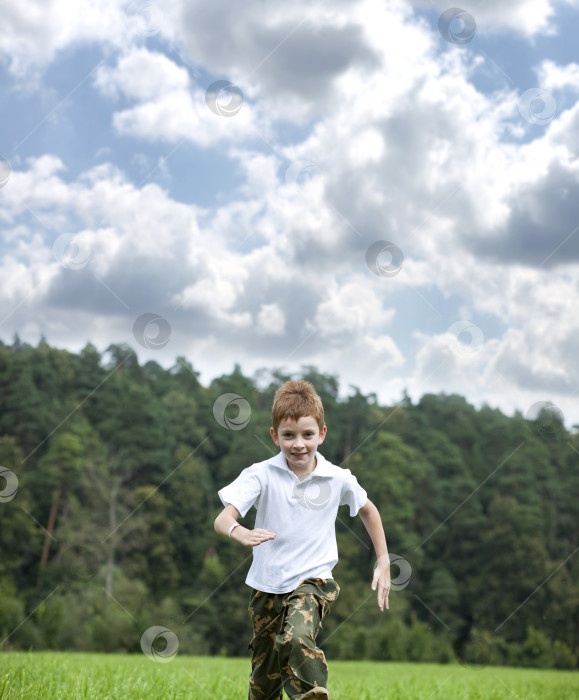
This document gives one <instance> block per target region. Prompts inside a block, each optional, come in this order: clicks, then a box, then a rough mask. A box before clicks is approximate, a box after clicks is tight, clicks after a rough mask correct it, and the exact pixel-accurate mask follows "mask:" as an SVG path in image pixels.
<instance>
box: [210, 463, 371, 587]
mask: <svg viewBox="0 0 579 700" xmlns="http://www.w3.org/2000/svg"><path fill="white" fill-rule="evenodd" d="M316 460H317V462H316V468H315V469H314V471H313V472H312V473H311V474H309V475H308V476H307V477H306V478H305V479H304V480H303V481H300V480H299V479H298V477H297V476H296V475H295V474H294V473H293V472H292V470H291V469H290V468H289V467H288V465H287V462H286V460H285V457H284V456H283V454H282V453H281V452H280V453H279V454H277V455H276V456H275V457H272V458H271V459H266V460H265V461H263V462H258V463H256V464H253V465H252V466H251V467H248V468H247V469H244V470H243V471H242V472H241V474H240V475H239V476H238V477H237V479H235V481H233V482H232V483H231V484H229V485H228V486H225V488H222V489H221V490H220V491H219V492H218V493H219V498H220V499H221V501H222V503H223V505H225V506H226V505H229V504H231V505H233V506H235V507H236V508H237V510H238V511H239V512H240V513H241V516H242V517H243V516H245V514H246V513H247V512H248V510H249V509H250V508H251V506H253V505H255V507H256V509H257V516H256V519H255V527H256V528H264V529H265V530H271V531H272V532H274V533H275V535H276V537H275V539H273V540H269V541H268V542H263V543H262V544H260V545H257V547H254V548H253V563H252V565H251V568H250V569H249V573H248V574H247V578H246V579H245V582H246V583H247V585H248V586H251V587H252V588H255V589H257V590H259V591H265V592H266V593H289V591H293V590H294V589H295V588H296V587H297V586H298V584H300V583H301V582H302V581H304V580H305V579H307V578H312V577H313V578H331V577H332V569H333V568H334V566H335V565H336V564H337V562H338V545H337V543H336V530H335V522H336V516H337V513H338V508H339V506H342V505H347V506H349V507H350V516H352V517H354V516H355V515H356V514H357V513H358V511H359V510H360V508H361V507H362V506H363V505H365V503H366V501H367V500H368V497H367V494H366V491H364V489H363V488H362V487H361V486H360V485H359V484H358V481H357V479H356V477H355V476H354V475H353V474H352V473H351V472H350V470H349V469H342V468H341V467H337V466H335V465H334V464H331V463H330V462H328V461H327V460H326V459H324V457H322V455H321V454H320V453H319V452H316Z"/></svg>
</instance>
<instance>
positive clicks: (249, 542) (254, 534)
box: [231, 526, 275, 547]
mask: <svg viewBox="0 0 579 700" xmlns="http://www.w3.org/2000/svg"><path fill="white" fill-rule="evenodd" d="M240 530H241V532H239V531H240ZM238 533H239V534H238ZM231 536H232V537H233V539H236V540H237V541H238V542H240V543H241V544H242V545H243V546H244V547H257V545H258V544H261V543H262V542H267V541H268V540H273V539H274V537H275V532H271V531H270V530H263V529H262V528H259V527H257V528H255V530H248V529H247V528H245V527H241V526H240V527H236V528H235V529H234V530H233V532H232V533H231Z"/></svg>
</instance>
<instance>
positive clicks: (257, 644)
mask: <svg viewBox="0 0 579 700" xmlns="http://www.w3.org/2000/svg"><path fill="white" fill-rule="evenodd" d="M339 592H340V587H339V586H338V584H337V583H336V582H335V581H334V579H331V578H329V579H323V578H309V579H306V580H305V581H303V582H302V583H300V585H299V586H298V587H297V588H296V589H295V590H294V591H291V592H290V593H264V592H263V591H256V590H255V589H252V591H251V600H250V602H249V613H250V615H251V617H252V619H253V632H254V636H253V639H252V640H251V643H250V644H249V648H250V649H251V650H252V651H253V657H252V660H251V675H250V677H249V696H248V698H249V700H282V698H283V690H285V692H286V693H287V694H288V695H289V697H290V698H292V699H294V700H297V699H298V698H300V697H301V696H302V695H303V694H304V693H306V692H307V691H308V690H310V689H311V688H314V687H315V686H317V685H320V686H322V687H326V684H327V681H328V665H327V664H326V658H325V656H324V652H323V651H322V650H321V649H319V648H318V647H317V646H316V637H317V636H318V632H319V631H320V629H321V627H322V620H323V619H324V617H325V616H326V615H327V614H328V612H329V611H330V603H332V602H333V601H334V600H336V598H337V597H338V593H339Z"/></svg>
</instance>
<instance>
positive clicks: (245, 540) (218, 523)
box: [213, 503, 275, 547]
mask: <svg viewBox="0 0 579 700" xmlns="http://www.w3.org/2000/svg"><path fill="white" fill-rule="evenodd" d="M240 517H241V513H240V512H239V511H238V510H237V508H236V507H235V506H232V505H231V503H229V504H228V505H226V506H225V508H224V509H223V510H222V511H221V513H219V515H218V516H217V517H216V518H215V523H214V525H213V526H214V528H215V531H216V532H218V533H219V534H220V535H225V537H227V536H228V535H229V528H230V527H231V526H232V525H233V524H234V523H236V522H237V518H240ZM274 537H275V533H274V532H270V531H269V530H263V529H261V528H256V529H255V530H248V529H247V528H246V527H243V525H237V526H236V527H234V528H233V530H232V532H231V539H232V540H236V541H237V542H240V543H241V544H242V545H243V546H244V547H256V546H257V545H258V544H261V543H262V542H267V540H273V538H274Z"/></svg>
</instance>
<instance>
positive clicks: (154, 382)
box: [0, 337, 579, 668]
mask: <svg viewBox="0 0 579 700" xmlns="http://www.w3.org/2000/svg"><path fill="white" fill-rule="evenodd" d="M300 376H301V377H303V378H305V379H307V380H309V381H311V382H312V383H313V384H314V386H315V387H316V389H317V390H318V392H319V394H320V396H321V397H322V400H323V402H324V407H325V412H326V422H327V425H328V434H327V437H326V440H325V442H324V444H323V446H322V452H323V454H324V456H325V457H326V458H327V459H329V460H330V461H331V462H333V463H334V464H338V465H341V466H344V467H347V468H349V469H351V471H352V472H353V473H354V474H355V475H356V477H357V478H358V480H359V482H360V483H361V484H362V486H363V487H364V488H365V489H366V491H367V492H368V495H369V497H370V498H371V499H372V500H373V501H374V503H375V504H376V505H377V507H378V509H379V511H380V513H381V515H382V519H383V523H384V529H385V531H386V536H387V540H388V545H389V549H390V552H391V558H392V576H393V583H394V586H393V591H392V593H391V596H390V610H389V611H388V612H387V613H383V614H380V613H379V611H378V608H377V605H376V601H375V593H374V592H372V591H371V589H370V581H371V578H372V568H373V564H374V553H373V551H372V548H371V542H370V540H369V538H368V536H367V534H366V532H365V530H364V527H363V525H362V523H361V521H360V519H359V518H350V516H349V512H348V509H347V507H343V508H342V509H340V511H339V512H338V519H337V521H336V526H337V534H338V547H339V551H340V561H339V563H338V565H337V566H336V568H335V570H334V576H335V578H336V579H337V581H338V582H339V583H340V586H341V589H342V590H341V594H340V596H339V598H338V601H337V602H336V603H335V605H334V606H333V609H332V613H331V615H329V616H328V617H327V618H326V620H325V621H324V629H323V637H322V638H321V642H322V645H323V646H324V648H325V649H326V651H327V653H328V655H329V657H330V658H337V659H376V660H411V661H436V662H443V663H454V662H460V663H464V664H465V665H468V666H472V667H478V665H481V664H510V665H522V666H536V667H555V668H575V667H576V666H577V661H578V656H579V555H576V554H575V553H576V551H577V549H578V548H579V469H578V466H579V435H578V433H577V432H576V431H575V432H573V431H571V430H569V429H567V428H566V427H565V425H564V424H563V422H562V420H561V418H560V416H559V415H558V414H557V413H556V412H553V411H550V410H549V408H548V406H547V407H545V408H544V410H542V411H541V412H539V413H538V414H537V415H536V417H534V419H533V420H529V419H527V418H525V417H524V416H523V415H522V414H521V413H515V415H513V416H506V415H504V414H503V413H502V412H501V411H499V410H497V409H493V408H491V407H489V406H483V407H482V408H480V409H475V408H474V407H473V406H471V405H470V404H469V403H467V401H466V400H465V399H464V398H462V397H461V396H458V395H445V394H439V395H433V394H427V395H424V396H423V397H422V398H421V399H420V401H419V402H418V403H413V402H412V401H411V400H410V398H409V397H408V396H407V395H404V396H403V397H402V399H401V400H400V401H399V402H398V403H397V404H396V405H393V406H382V405H380V403H379V401H378V399H377V397H376V395H374V394H368V395H365V394H363V393H362V392H361V391H360V390H359V389H358V388H356V387H349V391H348V392H343V391H341V388H340V386H339V381H338V378H337V377H335V376H332V375H328V374H323V373H320V372H318V371H317V370H316V369H315V368H314V367H305V368H303V371H302V373H301V374H300ZM290 378H295V377H290V376H289V375H286V373H285V372H284V371H283V370H280V369H275V370H262V371H260V372H257V373H256V374H255V375H254V376H253V377H251V378H250V377H246V376H244V375H243V373H242V371H241V369H240V368H239V367H237V366H236V367H235V369H234V370H233V372H232V373H231V374H229V375H224V376H221V377H218V378H216V379H214V380H213V381H211V383H210V384H209V386H203V385H202V383H201V382H200V381H199V373H198V372H197V371H196V370H195V369H194V367H193V366H192V364H191V363H190V362H189V361H188V360H186V359H185V358H184V357H179V358H177V360H176V362H175V364H174V366H173V367H171V368H169V369H165V368H163V367H162V366H160V365H159V364H158V363H156V362H154V361H148V362H146V363H144V364H142V365H141V364H140V363H139V361H138V358H137V356H136V354H135V352H134V351H133V350H132V349H131V348H130V347H128V346H126V345H112V346H110V347H109V348H108V350H107V351H106V352H105V353H100V352H99V351H97V349H96V348H95V347H94V346H93V345H91V344H88V345H87V346H86V347H85V348H84V349H83V350H82V351H80V352H79V353H72V352H69V351H66V350H62V349H58V348H54V347H51V346H49V345H48V344H47V343H46V342H45V341H44V340H41V341H40V342H39V343H38V345H37V346H36V347H33V346H31V345H28V344H26V343H23V342H21V341H20V340H19V339H18V338H17V337H16V338H15V339H14V342H13V343H12V345H7V344H4V343H0V552H1V555H0V648H2V649H3V650H9V649H23V650H28V649H32V650H34V649H62V650H67V649H71V650H72V649H74V650H84V651H104V652H118V651H126V652H139V653H140V652H141V649H142V639H143V638H144V634H145V632H146V630H150V629H151V628H152V627H153V626H159V627H163V628H165V629H167V630H170V631H171V634H172V635H173V637H172V638H173V639H175V640H178V645H179V651H180V652H181V653H191V654H223V655H233V656H237V655H239V656H244V655H247V654H248V651H247V645H248V642H249V639H250V636H251V628H250V621H249V616H248V614H247V604H248V597H249V588H248V587H247V586H246V585H245V583H244V580H245V575H246V573H247V569H248V568H249V563H250V561H249V557H250V556H251V551H250V550H246V549H244V548H243V547H240V546H239V545H238V544H236V543H234V542H231V541H228V540H227V539H225V538H222V537H221V536H219V535H217V534H216V533H215V532H214V530H213V520H214V518H215V516H216V515H217V513H218V512H219V511H220V510H221V508H222V506H221V503H220V501H219V498H218V496H217V491H218V489H219V488H221V487H222V486H224V485H226V484H227V483H229V482H230V481H232V480H233V479H234V478H235V477H236V476H237V475H238V474H239V472H240V471H241V470H242V469H243V468H244V467H246V466H249V465H250V464H252V463H254V462H258V461H261V460H263V459H266V458H267V457H268V456H270V455H271V454H273V453H275V451H276V449H277V448H275V446H274V445H273V443H272V442H271V439H270V438H269V426H270V422H271V404H272V401H273V395H274V393H275V391H276V389H277V387H278V386H279V385H280V384H281V383H282V382H284V381H285V380H286V379H290ZM345 393H347V396H346V397H344V394H345ZM254 513H255V510H254V509H252V511H251V512H250V513H249V514H248V515H247V516H246V518H245V519H244V520H243V521H242V522H243V523H244V524H245V525H246V526H247V527H252V519H253V517H254Z"/></svg>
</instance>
